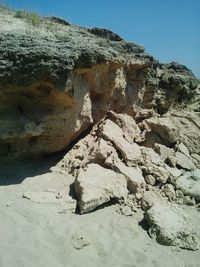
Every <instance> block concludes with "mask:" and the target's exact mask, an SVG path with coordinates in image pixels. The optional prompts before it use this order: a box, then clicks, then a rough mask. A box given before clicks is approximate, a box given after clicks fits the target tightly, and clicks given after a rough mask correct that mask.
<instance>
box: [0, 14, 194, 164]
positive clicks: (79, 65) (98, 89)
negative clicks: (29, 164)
mask: <svg viewBox="0 0 200 267" xmlns="http://www.w3.org/2000/svg"><path fill="white" fill-rule="evenodd" d="M39 19H40V27H39V26H38V27H35V26H34V25H30V21H27V20H26V19H20V18H16V17H15V13H14V12H12V11H8V10H6V9H0V22H1V25H2V27H1V29H0V43H1V44H0V54H1V58H0V67H1V75H0V92H1V93H0V101H1V107H0V114H1V117H0V122H1V128H0V151H1V152H0V155H1V159H2V160H3V159H4V160H5V159H7V160H8V159H12V158H16V157H19V156H25V155H26V156H27V155H31V156H32V155H40V154H47V153H53V152H57V151H60V150H63V149H65V148H67V146H68V145H69V144H70V143H71V142H72V141H74V140H75V139H76V138H78V137H79V136H80V135H81V134H83V132H84V131H86V130H88V129H90V127H91V126H92V125H93V123H98V122H99V120H100V119H102V118H103V117H104V116H105V115H106V113H107V111H108V110H112V111H115V112H117V113H127V114H129V115H131V117H132V118H131V119H130V120H129V125H130V124H131V125H132V126H131V128H130V127H129V129H130V132H127V130H126V124H127V118H128V117H125V116H124V117H123V119H120V118H119V117H118V118H117V120H118V121H117V122H116V125H118V126H119V127H120V128H122V129H123V133H124V139H125V140H128V141H130V140H135V141H142V140H143V141H144V140H145V138H144V136H145V134H146V135H148V138H147V139H146V140H145V145H149V146H151V147H152V145H153V144H154V143H155V142H156V143H160V142H161V143H162V141H163V140H164V141H165V142H164V144H167V145H169V146H171V145H173V144H174V143H175V142H176V139H177V134H176V130H175V128H176V127H175V128H174V125H178V124H180V127H178V132H179V133H180V131H182V130H181V129H182V128H184V130H183V131H182V132H183V134H182V135H181V139H184V138H185V133H186V130H187V129H189V128H191V130H190V131H189V132H188V134H187V133H186V137H187V136H188V138H185V141H184V140H182V142H183V143H184V144H185V145H186V146H187V147H188V146H189V147H188V149H189V151H190V153H194V154H198V153H199V147H198V144H199V136H197V137H196V139H195V140H194V136H195V134H196V132H197V131H198V130H199V118H198V117H199V116H198V113H197V112H198V110H197V108H196V107H197V106H198V105H197V104H196V103H197V102H198V101H196V99H197V98H198V92H199V89H198V80H197V79H196V78H195V77H194V76H193V74H192V73H191V71H189V70H188V69H187V68H186V67H184V66H182V65H179V64H176V63H174V62H173V63H171V64H159V63H158V62H157V61H156V60H154V59H153V57H151V56H150V55H148V54H146V53H145V52H144V48H142V47H141V46H139V45H136V44H133V43H129V42H126V41H124V40H122V38H121V37H119V36H118V35H117V34H115V33H112V32H110V31H107V30H105V29H99V28H94V29H89V30H88V29H85V28H79V27H76V26H73V25H70V24H69V23H67V22H65V21H64V20H62V19H60V18H58V19H52V18H49V19H48V18H45V19H43V18H42V17H40V18H39ZM49 25H50V26H51V27H49ZM187 102H189V104H191V109H192V110H193V113H192V116H191V113H190V112H189V111H188V113H187V112H185V113H183V112H182V111H180V112H179V113H177V112H175V113H174V114H173V118H172V117H171V115H170V114H169V116H168V117H166V118H163V117H162V115H163V114H166V113H167V112H168V111H169V109H170V110H172V111H173V107H176V108H177V107H178V108H179V109H181V107H182V106H183V104H184V105H185V103H187ZM157 114H159V117H158V116H157ZM179 114H180V115H179ZM184 114H185V115H184ZM160 115H161V117H160ZM152 116H153V117H152ZM133 118H135V120H136V121H137V122H141V123H142V124H143V129H142V132H143V135H140V133H139V132H138V131H140V129H138V125H137V123H136V122H135V120H133ZM193 118H194V119H193ZM144 119H146V120H145V121H144V122H142V121H143V120H144ZM182 121H183V122H184V125H183V126H181V125H182ZM114 122H115V121H114ZM190 125H192V127H190ZM181 127H182V128H181ZM133 130H134V131H133ZM133 132H134V135H132V134H133ZM138 136H140V140H139V139H138ZM183 137H184V138H183ZM122 140H123V139H121V141H122ZM130 143H131V142H130ZM124 145H125V141H123V144H122V143H120V146H122V147H121V150H123V146H124ZM126 145H127V143H126ZM132 145H134V144H133V143H132V144H131V145H129V146H130V150H131V146H132ZM135 149H136V148H135ZM127 152H128V151H127ZM126 156H127V161H129V162H132V159H130V158H129V157H130V156H131V154H130V153H129V155H126ZM130 164H131V165H132V163H130Z"/></svg>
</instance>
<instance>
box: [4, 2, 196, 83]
mask: <svg viewBox="0 0 200 267" xmlns="http://www.w3.org/2000/svg"><path fill="white" fill-rule="evenodd" d="M1 1H4V2H7V4H8V5H9V6H10V7H12V8H16V9H21V8H23V9H28V10H32V11H35V12H39V13H40V14H42V15H55V16H61V17H63V18H65V19H66V20H68V21H70V22H71V23H73V24H76V25H81V26H86V27H94V26H97V27H103V28H107V29H110V30H112V31H114V32H116V33H118V34H119V35H121V36H122V37H123V38H124V39H126V40H129V41H133V42H136V43H139V44H142V45H144V47H145V48H146V51H147V52H149V53H150V54H152V55H153V56H154V57H155V58H157V59H158V60H159V61H161V62H170V61H172V60H173V61H177V62H179V63H181V64H184V65H186V66H187V67H189V68H190V69H191V70H192V71H193V73H194V74H195V75H196V76H197V77H198V78H200V0H1Z"/></svg>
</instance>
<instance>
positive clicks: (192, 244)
mask: <svg viewBox="0 0 200 267" xmlns="http://www.w3.org/2000/svg"><path fill="white" fill-rule="evenodd" d="M145 219H146V220H147V223H148V225H149V230H148V232H149V235H150V236H151V237H152V238H154V239H156V241H157V242H158V243H160V244H162V245H167V246H170V245H171V246H178V247H180V248H184V249H188V250H197V249H198V248H199V245H200V239H199V236H198V234H197V232H196V230H195V228H194V226H193V225H192V222H191V221H190V219H189V217H187V216H186V215H185V212H184V210H183V209H182V208H181V207H179V206H177V205H176V204H171V205H170V204H166V203H164V202H163V203H158V202H157V203H154V204H153V206H152V207H151V208H150V209H149V210H147V212H146V213H145Z"/></svg>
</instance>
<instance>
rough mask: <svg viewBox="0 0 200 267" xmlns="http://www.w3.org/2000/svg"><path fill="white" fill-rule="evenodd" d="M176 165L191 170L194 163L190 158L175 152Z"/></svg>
mask: <svg viewBox="0 0 200 267" xmlns="http://www.w3.org/2000/svg"><path fill="white" fill-rule="evenodd" d="M176 158H177V163H176V165H177V166H178V167H180V168H183V169H185V170H193V169H194V168H195V165H194V163H193V162H192V160H191V158H189V157H187V156H186V155H185V154H183V153H181V152H179V151H177V152H176Z"/></svg>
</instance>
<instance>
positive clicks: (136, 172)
mask: <svg viewBox="0 0 200 267" xmlns="http://www.w3.org/2000/svg"><path fill="white" fill-rule="evenodd" d="M115 167H116V169H117V171H118V172H120V173H121V174H123V175H124V176H125V177H126V179H127V187H128V190H129V191H130V192H131V193H142V192H143V191H144V188H145V184H146V183H145V180H144V177H143V175H142V171H141V169H139V168H138V167H127V166H126V165H125V164H123V163H122V162H118V163H115Z"/></svg>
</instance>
